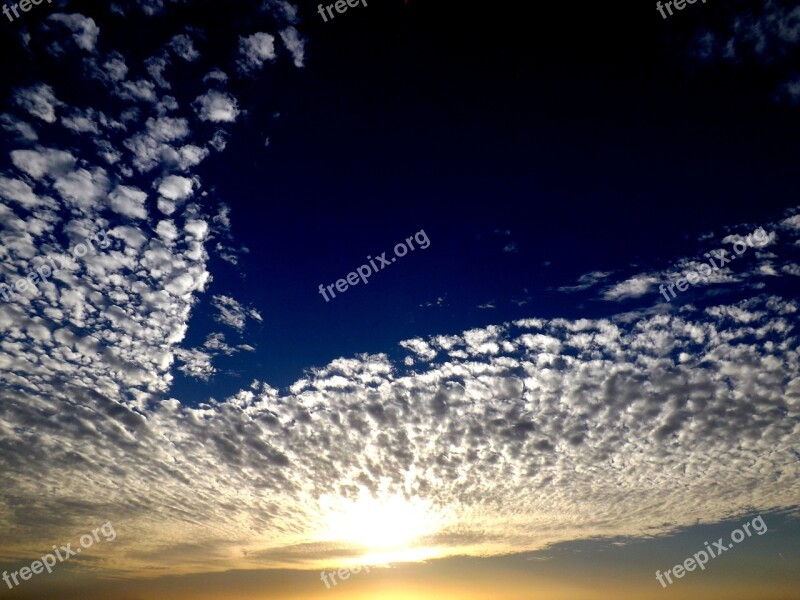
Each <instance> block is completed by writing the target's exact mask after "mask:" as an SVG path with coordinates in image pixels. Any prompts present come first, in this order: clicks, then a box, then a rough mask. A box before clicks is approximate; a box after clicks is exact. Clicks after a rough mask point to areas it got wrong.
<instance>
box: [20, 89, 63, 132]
mask: <svg viewBox="0 0 800 600" xmlns="http://www.w3.org/2000/svg"><path fill="white" fill-rule="evenodd" d="M14 102H15V103H16V104H17V105H18V106H20V107H21V108H23V109H25V110H26V111H28V112H29V113H30V114H31V115H33V116H34V117H37V118H39V119H41V120H42V121H44V122H46V123H54V122H55V120H56V107H58V106H61V105H62V103H61V102H59V101H58V100H57V99H56V96H55V94H54V93H53V88H51V87H50V86H49V85H46V84H44V83H39V84H36V85H34V86H31V87H29V88H24V89H21V90H16V92H15V94H14Z"/></svg>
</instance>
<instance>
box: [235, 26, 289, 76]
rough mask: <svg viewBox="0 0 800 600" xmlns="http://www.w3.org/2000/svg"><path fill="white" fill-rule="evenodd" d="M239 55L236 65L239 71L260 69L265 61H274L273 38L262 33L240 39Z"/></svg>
mask: <svg viewBox="0 0 800 600" xmlns="http://www.w3.org/2000/svg"><path fill="white" fill-rule="evenodd" d="M290 41H291V38H290ZM239 55H240V57H239V60H238V61H237V65H238V67H239V69H240V70H241V71H243V72H249V71H254V70H257V69H260V68H261V67H263V66H264V63H265V62H266V61H268V60H274V59H275V37H274V36H272V35H270V34H268V33H263V32H260V33H254V34H253V35H250V36H247V37H240V38H239Z"/></svg>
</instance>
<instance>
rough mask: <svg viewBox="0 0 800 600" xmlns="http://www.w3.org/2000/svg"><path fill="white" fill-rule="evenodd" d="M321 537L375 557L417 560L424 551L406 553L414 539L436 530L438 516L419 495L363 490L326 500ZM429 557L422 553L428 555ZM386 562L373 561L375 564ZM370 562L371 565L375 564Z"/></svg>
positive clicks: (408, 551)
mask: <svg viewBox="0 0 800 600" xmlns="http://www.w3.org/2000/svg"><path fill="white" fill-rule="evenodd" d="M328 503H330V504H331V506H330V508H329V509H328V515H327V517H326V524H327V531H326V532H325V533H324V535H323V537H324V539H325V540H329V541H337V542H345V543H350V544H353V545H355V546H359V547H361V548H363V549H364V550H365V551H367V552H369V551H372V552H370V555H374V556H375V557H378V556H382V555H383V556H387V557H389V556H393V557H399V556H403V555H405V556H407V557H408V558H407V559H406V560H420V559H421V558H420V557H422V556H423V554H424V553H421V552H420V551H417V552H416V553H415V552H410V550H411V547H412V546H413V544H414V542H415V541H416V540H417V539H419V538H420V537H422V536H424V535H427V534H429V533H431V532H433V531H435V529H436V525H437V521H438V519H437V518H436V516H435V515H434V513H433V512H432V511H431V510H430V509H429V507H428V506H427V505H426V504H425V503H424V502H423V501H422V500H420V499H419V498H412V499H411V500H406V499H405V498H403V497H402V496H399V495H394V496H389V497H384V498H379V499H376V498H373V497H372V496H371V495H369V494H367V493H362V494H361V497H360V498H359V499H358V500H357V501H355V502H353V501H352V500H328ZM428 557H429V556H425V558H428ZM385 562H389V561H387V560H381V561H376V563H377V564H380V563H385ZM376 563H373V564H376Z"/></svg>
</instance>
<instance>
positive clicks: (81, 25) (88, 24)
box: [48, 13, 100, 52]
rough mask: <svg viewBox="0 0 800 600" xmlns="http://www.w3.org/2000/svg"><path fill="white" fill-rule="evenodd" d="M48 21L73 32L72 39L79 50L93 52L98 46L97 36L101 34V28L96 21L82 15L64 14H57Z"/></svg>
mask: <svg viewBox="0 0 800 600" xmlns="http://www.w3.org/2000/svg"><path fill="white" fill-rule="evenodd" d="M48 20H50V21H53V22H55V23H61V24H62V25H64V26H65V27H67V28H68V29H69V30H70V31H71V32H72V39H73V40H75V43H76V44H77V45H78V47H79V48H82V49H83V50H86V51H88V52H93V51H94V47H95V45H96V44H97V36H98V35H99V34H100V28H99V27H98V26H97V24H96V23H95V22H94V19H91V18H89V17H84V16H83V15H81V14H69V15H67V14H64V13H55V14H52V15H50V16H49V17H48Z"/></svg>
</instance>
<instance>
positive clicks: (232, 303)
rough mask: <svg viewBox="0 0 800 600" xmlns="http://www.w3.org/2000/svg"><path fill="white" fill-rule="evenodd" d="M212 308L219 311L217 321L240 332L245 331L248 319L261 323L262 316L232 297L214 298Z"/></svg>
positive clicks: (220, 296)
mask: <svg viewBox="0 0 800 600" xmlns="http://www.w3.org/2000/svg"><path fill="white" fill-rule="evenodd" d="M211 304H212V306H213V307H214V308H215V309H217V315H216V317H215V319H216V320H217V321H219V322H220V323H224V324H225V325H228V326H229V327H233V328H234V329H236V330H238V331H240V332H241V331H244V326H245V323H246V321H247V317H250V318H251V319H254V320H256V321H261V320H262V318H261V315H260V314H259V313H258V312H257V311H256V310H254V309H246V308H245V307H243V306H242V305H241V304H239V303H238V302H237V301H236V300H234V299H233V298H231V297H230V296H224V295H217V296H214V298H213V300H212V302H211Z"/></svg>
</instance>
